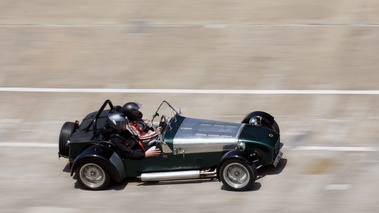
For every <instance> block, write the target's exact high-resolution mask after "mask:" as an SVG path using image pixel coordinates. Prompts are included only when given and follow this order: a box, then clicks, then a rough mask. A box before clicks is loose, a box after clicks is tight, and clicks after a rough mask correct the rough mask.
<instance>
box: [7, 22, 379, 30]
mask: <svg viewBox="0 0 379 213" xmlns="http://www.w3.org/2000/svg"><path fill="white" fill-rule="evenodd" d="M141 24H142V25H144V26H148V27H199V26H202V27H208V26H212V25H219V26H232V27H255V28H280V27H290V28H293V27H296V28H300V27H301V28H304V27H311V28H316V27H379V24H359V23H358V24H317V23H316V24H233V23H219V24H214V23H204V24H203V23H165V22H148V21H146V22H145V21H141V22H135V23H130V24H0V27H1V28H50V27H51V28H52V27H55V28H58V27H62V28H89V27H91V28H95V27H114V28H124V27H135V26H138V25H141Z"/></svg>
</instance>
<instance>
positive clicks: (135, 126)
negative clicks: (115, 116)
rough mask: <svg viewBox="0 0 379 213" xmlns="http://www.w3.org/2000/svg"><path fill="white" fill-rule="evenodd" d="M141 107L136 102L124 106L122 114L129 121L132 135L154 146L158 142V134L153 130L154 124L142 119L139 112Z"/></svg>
mask: <svg viewBox="0 0 379 213" xmlns="http://www.w3.org/2000/svg"><path fill="white" fill-rule="evenodd" d="M139 109H140V105H139V104H137V103H135V102H128V103H126V104H124V106H123V107H122V109H121V112H122V113H124V114H125V115H126V117H128V119H129V129H130V132H131V133H132V134H134V135H135V136H137V137H138V138H139V139H140V140H141V141H142V142H143V143H146V144H148V145H150V146H151V145H154V144H155V143H156V141H157V140H158V134H157V132H155V131H154V129H153V122H152V121H150V120H147V119H142V117H143V114H142V112H140V111H139Z"/></svg>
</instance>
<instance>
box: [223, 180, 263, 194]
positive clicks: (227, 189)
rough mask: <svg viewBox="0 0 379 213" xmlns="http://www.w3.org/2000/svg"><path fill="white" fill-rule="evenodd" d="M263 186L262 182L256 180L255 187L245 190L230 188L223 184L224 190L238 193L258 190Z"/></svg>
mask: <svg viewBox="0 0 379 213" xmlns="http://www.w3.org/2000/svg"><path fill="white" fill-rule="evenodd" d="M261 187H262V184H261V183H259V182H255V183H254V185H253V187H251V188H250V189H248V190H245V191H235V190H232V189H229V188H228V187H226V186H224V185H222V186H221V190H223V191H229V192H238V193H241V192H252V191H258V190H259V189H261Z"/></svg>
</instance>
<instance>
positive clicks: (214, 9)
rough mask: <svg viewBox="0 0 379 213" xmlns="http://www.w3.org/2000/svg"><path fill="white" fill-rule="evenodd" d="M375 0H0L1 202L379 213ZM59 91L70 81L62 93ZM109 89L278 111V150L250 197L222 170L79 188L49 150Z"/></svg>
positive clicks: (147, 105) (123, 94)
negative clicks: (227, 181) (225, 183)
mask: <svg viewBox="0 0 379 213" xmlns="http://www.w3.org/2000/svg"><path fill="white" fill-rule="evenodd" d="M378 11H379V5H378V3H376V2H375V1H371V0H365V1H363V2H362V1H359V2H358V1H353V0H350V1H328V2H326V1H300V0H290V1H286V2H285V3H284V2H282V1H270V2H267V1H233V2H222V3H221V2H215V1H208V0H206V1H188V2H182V1H180V2H179V1H159V2H146V1H98V0H95V1H91V2H88V1H64V2H51V1H47V0H40V1H17V2H15V1H7V0H5V1H2V2H1V3H0V77H1V78H0V100H1V104H0V162H1V164H0V192H1V193H0V212H4V213H13V212H14V213H16V212H17V213H37V212H38V213H41V212H42V213H44V212H55V213H60V212H64V213H87V212H88V213H89V212H91V213H97V212H99V213H100V212H110V213H112V212H234V211H236V212H281V213H282V212H283V213H303V212H310V213H312V212H314V213H316V212H329V213H335V212H336V213H337V212H338V213H340V212H349V213H350V212H352V213H353V212H354V213H355V212H365V213H366V212H367V213H376V212H377V211H378V209H379V204H378V203H379V198H378V197H379V192H378V190H377V189H378V188H379V181H378V179H379V172H378V171H379V156H378V152H379V145H378V143H377V135H378V132H379V127H378V123H379V116H378V113H379V95H378V94H379V92H378V91H379V90H378V86H377V83H378V82H379V74H378V68H379V60H377V58H378V57H377V56H378V55H379V43H378V42H377V38H378V34H379V28H378V24H379V23H378V18H379V17H378V15H377V14H379V13H378ZM66 89H67V90H66ZM105 99H111V100H112V101H113V102H114V103H115V104H123V103H125V102H127V101H136V102H139V103H141V104H142V111H143V112H144V115H145V117H147V118H149V117H151V116H152V114H153V112H154V111H155V109H156V108H157V107H158V105H159V104H160V102H161V101H162V100H167V101H169V102H170V103H171V104H172V105H173V106H174V107H177V108H181V111H182V113H183V114H184V115H185V116H188V117H198V118H207V119H215V120H225V121H233V122H240V121H241V120H242V118H243V117H244V116H245V115H246V114H248V113H249V112H251V111H255V110H263V111H267V112H269V113H271V114H272V115H273V116H274V117H275V119H276V120H277V121H278V123H279V125H280V128H281V132H282V136H281V137H282V142H283V143H284V147H283V153H284V155H283V159H282V160H281V162H280V164H279V166H278V167H277V168H263V169H261V170H259V178H258V179H257V181H256V183H255V185H254V187H253V188H252V189H251V190H250V191H247V192H232V191H228V190H225V189H224V188H223V187H222V184H221V183H220V182H219V181H217V180H195V181H177V182H160V183H155V184H143V183H140V182H138V181H136V180H126V181H124V182H122V183H120V184H113V185H111V186H110V188H109V189H107V190H104V191H87V190H84V189H83V188H82V187H81V186H80V185H79V184H78V183H77V181H76V180H75V179H74V178H72V177H70V174H69V173H68V172H67V167H66V163H67V161H66V159H63V158H61V159H58V156H57V152H58V148H57V146H58V136H59V131H60V128H61V126H62V125H63V123H64V122H65V121H74V120H81V119H82V118H83V117H84V116H85V115H86V114H87V113H89V112H92V111H95V110H97V109H98V108H99V107H100V105H101V104H102V103H103V101H104V100H105Z"/></svg>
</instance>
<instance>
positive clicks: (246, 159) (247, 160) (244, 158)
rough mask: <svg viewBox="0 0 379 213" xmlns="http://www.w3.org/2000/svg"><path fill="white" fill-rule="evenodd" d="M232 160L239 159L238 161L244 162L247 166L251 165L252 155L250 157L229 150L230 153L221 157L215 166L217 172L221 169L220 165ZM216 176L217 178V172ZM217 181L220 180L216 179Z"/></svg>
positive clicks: (239, 151)
mask: <svg viewBox="0 0 379 213" xmlns="http://www.w3.org/2000/svg"><path fill="white" fill-rule="evenodd" d="M232 158H236V159H240V160H242V161H244V162H245V163H247V164H250V165H253V160H254V157H253V156H252V155H250V154H248V153H246V152H244V151H241V150H238V149H235V150H231V151H229V152H227V153H225V154H224V155H223V156H222V157H221V160H220V163H219V164H218V165H217V171H220V168H221V166H222V164H223V163H224V162H225V161H226V160H228V159H232ZM217 176H218V172H217ZM218 179H220V178H218Z"/></svg>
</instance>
